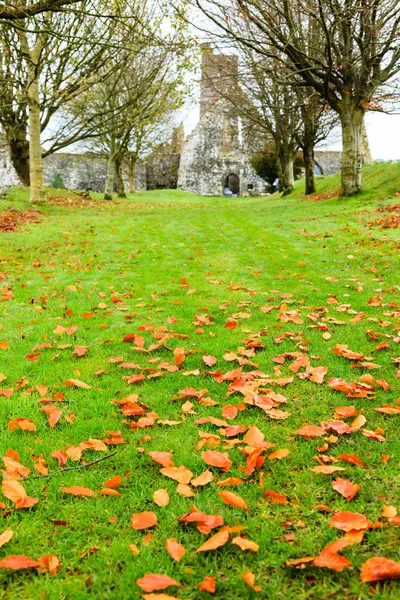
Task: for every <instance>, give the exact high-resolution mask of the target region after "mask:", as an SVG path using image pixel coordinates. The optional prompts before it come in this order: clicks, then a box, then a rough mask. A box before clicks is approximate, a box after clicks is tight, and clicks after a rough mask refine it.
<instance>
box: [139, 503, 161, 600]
mask: <svg viewBox="0 0 400 600" xmlns="http://www.w3.org/2000/svg"><path fill="white" fill-rule="evenodd" d="M156 524H157V515H156V514H155V513H154V512H152V511H146V512H142V513H134V514H133V515H132V516H131V526H132V527H133V529H138V530H140V529H147V528H148V527H154V525H156ZM154 589H155V588H154ZM159 589H162V588H159ZM145 591H146V592H147V591H149V592H151V591H152V590H145Z"/></svg>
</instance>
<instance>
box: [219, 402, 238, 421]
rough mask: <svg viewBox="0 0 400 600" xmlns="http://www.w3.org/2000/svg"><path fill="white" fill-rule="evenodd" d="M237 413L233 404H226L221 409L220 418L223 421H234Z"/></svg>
mask: <svg viewBox="0 0 400 600" xmlns="http://www.w3.org/2000/svg"><path fill="white" fill-rule="evenodd" d="M237 413H238V410H237V408H236V406H233V404H226V406H224V407H223V409H222V416H223V417H224V419H234V418H235V417H236V415H237Z"/></svg>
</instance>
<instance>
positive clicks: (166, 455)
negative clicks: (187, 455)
mask: <svg viewBox="0 0 400 600" xmlns="http://www.w3.org/2000/svg"><path fill="white" fill-rule="evenodd" d="M147 454H148V455H149V456H151V458H152V459H153V460H154V461H155V462H156V463H158V464H160V465H162V466H163V467H166V468H167V467H172V466H173V464H174V463H173V460H172V454H171V452H148V453H147Z"/></svg>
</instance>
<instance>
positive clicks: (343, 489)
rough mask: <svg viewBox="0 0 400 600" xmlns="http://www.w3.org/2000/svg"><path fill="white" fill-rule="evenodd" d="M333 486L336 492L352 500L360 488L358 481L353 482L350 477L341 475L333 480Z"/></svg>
mask: <svg viewBox="0 0 400 600" xmlns="http://www.w3.org/2000/svg"><path fill="white" fill-rule="evenodd" d="M332 487H333V489H334V490H335V491H336V492H339V494H341V495H342V496H344V498H346V500H347V501H350V500H352V499H353V498H354V496H355V495H356V494H357V493H358V490H359V489H360V485H359V484H358V483H352V482H351V481H349V480H348V479H341V478H340V477H338V478H337V479H335V480H334V481H332Z"/></svg>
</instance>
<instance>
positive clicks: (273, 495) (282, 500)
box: [264, 490, 288, 504]
mask: <svg viewBox="0 0 400 600" xmlns="http://www.w3.org/2000/svg"><path fill="white" fill-rule="evenodd" d="M264 496H265V497H266V498H267V499H268V500H271V501H272V502H275V504H288V499H287V498H286V496H284V495H283V494H278V492H274V490H267V491H266V492H264Z"/></svg>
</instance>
